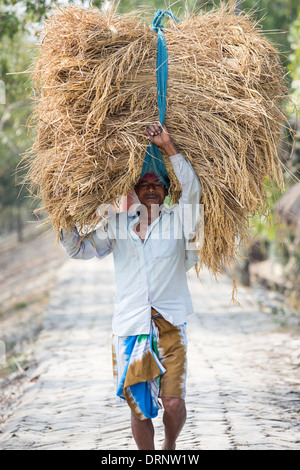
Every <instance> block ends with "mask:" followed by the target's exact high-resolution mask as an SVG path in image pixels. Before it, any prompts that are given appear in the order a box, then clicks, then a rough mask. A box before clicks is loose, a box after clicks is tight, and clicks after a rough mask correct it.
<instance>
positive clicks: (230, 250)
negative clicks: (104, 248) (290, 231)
mask: <svg viewBox="0 0 300 470" xmlns="http://www.w3.org/2000/svg"><path fill="white" fill-rule="evenodd" d="M164 25H165V29H164V34H165V38H166V43H167V50H168V56H169V62H168V69H169V78H168V90H167V109H166V117H165V124H166V126H167V128H168V130H169V132H170V134H171V137H172V139H173V141H174V142H175V144H176V146H177V147H178V148H179V149H180V151H181V152H182V154H183V155H184V157H185V158H186V159H188V160H189V161H190V162H191V164H192V166H193V168H194V170H195V172H196V173H197V175H198V177H199V180H200V181H201V184H202V188H203V195H202V198H201V201H199V202H201V203H202V204H204V231H205V232H204V233H205V236H204V240H203V242H202V246H201V247H200V248H199V253H200V262H199V263H198V264H197V266H196V271H197V272H199V270H200V269H201V268H202V267H203V266H206V267H207V268H209V269H210V270H211V271H212V272H213V273H214V274H215V275H216V274H219V273H221V272H223V269H224V267H225V266H229V265H230V263H231V262H232V260H235V259H236V257H237V256H238V253H239V245H240V243H241V242H244V241H245V240H246V239H247V232H248V226H249V217H250V216H251V215H253V214H257V213H259V214H261V215H264V214H266V215H267V212H268V207H269V204H268V198H269V190H268V188H269V187H270V185H272V184H273V183H274V184H276V185H277V186H279V188H281V189H283V187H284V183H283V176H282V165H281V162H280V158H279V143H280V140H281V137H282V128H283V124H284V122H286V119H285V116H284V113H283V112H282V110H281V108H282V104H283V101H284V99H285V98H286V95H287V86H286V84H285V71H284V69H283V67H282V66H281V64H280V60H279V57H278V52H277V50H276V48H275V46H274V45H273V44H272V43H271V42H270V41H269V40H268V39H267V38H266V37H265V35H264V34H263V33H262V31H261V29H260V28H259V27H258V25H257V24H256V23H255V22H254V21H253V20H251V18H250V17H249V16H247V15H246V14H244V13H242V14H240V15H239V16H236V15H235V14H234V11H233V10H232V9H231V8H230V7H229V6H227V5H226V4H223V5H222V6H221V7H219V8H215V9H214V10H212V11H210V12H208V13H204V14H201V15H199V14H195V13H193V12H189V13H185V16H184V18H181V21H179V22H178V23H177V22H176V21H174V20H173V19H171V18H169V19H168V18H167V17H166V18H165V20H164ZM156 51H157V33H156V32H155V31H152V30H151V29H150V28H149V24H145V23H144V22H143V21H142V19H141V18H140V17H139V15H138V13H136V12H135V13H132V14H126V15H121V14H118V13H117V12H116V10H114V9H112V10H110V11H108V12H100V11H98V10H96V9H89V10H87V9H84V8H79V7H74V6H70V7H67V8H65V9H61V8H56V9H55V10H54V11H53V13H52V14H51V15H50V16H49V18H48V19H47V21H46V22H45V26H44V29H43V31H42V37H41V41H40V45H39V51H38V57H37V58H36V61H35V64H34V80H35V86H36V90H37V96H36V106H35V110H34V113H33V116H32V121H33V125H34V126H35V129H36V138H35V141H34V144H33V147H32V148H31V149H30V151H28V152H27V153H26V154H25V155H24V156H23V158H24V161H25V164H26V165H27V168H28V172H27V180H28V181H29V183H30V188H31V191H32V194H36V197H38V198H39V199H40V200H41V201H42V206H41V210H43V211H45V212H46V213H47V214H48V217H49V219H50V220H51V222H52V225H53V227H54V229H55V230H56V231H57V233H58V232H59V229H60V228H66V229H68V228H70V227H71V226H73V225H74V224H77V225H78V226H80V227H84V226H86V225H88V226H94V225H96V224H97V223H98V222H99V221H100V219H101V216H99V212H98V211H97V208H98V206H99V205H100V204H110V203H112V202H113V201H118V200H119V198H120V196H121V195H126V194H127V192H128V191H129V190H130V189H131V188H132V187H133V186H134V184H135V183H136V182H137V180H138V178H139V175H140V173H141V169H142V165H143V160H144V157H145V152H146V148H147V145H148V140H147V137H146V136H145V135H144V130H145V128H146V126H147V125H149V124H150V123H153V122H154V121H158V119H159V113H158V105H157V84H156V70H155V68H156ZM163 156H164V157H166V155H164V154H163ZM164 159H165V162H166V166H167V170H168V173H169V176H170V180H171V191H172V195H173V199H174V201H175V202H176V201H177V200H178V197H179V196H180V191H181V188H180V185H179V182H178V180H177V178H176V176H175V174H174V172H173V168H172V165H171V163H170V162H169V160H168V158H167V157H166V158H164ZM266 182H267V184H266ZM57 188H62V190H63V191H64V192H63V196H62V197H57V195H56V190H57ZM197 236H198V234H197Z"/></svg>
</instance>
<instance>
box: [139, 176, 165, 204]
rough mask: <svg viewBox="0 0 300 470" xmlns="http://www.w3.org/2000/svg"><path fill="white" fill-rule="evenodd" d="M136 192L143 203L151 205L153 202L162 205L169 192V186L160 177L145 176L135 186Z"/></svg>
mask: <svg viewBox="0 0 300 470" xmlns="http://www.w3.org/2000/svg"><path fill="white" fill-rule="evenodd" d="M135 192H136V195H137V197H138V198H139V201H140V202H141V204H144V205H145V206H146V207H150V206H151V205H152V204H159V205H161V204H162V203H163V202H164V199H165V197H166V196H167V194H168V190H167V188H166V187H165V186H164V185H163V183H161V182H160V181H159V179H158V178H156V179H153V178H149V179H148V178H145V179H143V180H142V181H140V182H139V183H138V184H137V185H136V186H135Z"/></svg>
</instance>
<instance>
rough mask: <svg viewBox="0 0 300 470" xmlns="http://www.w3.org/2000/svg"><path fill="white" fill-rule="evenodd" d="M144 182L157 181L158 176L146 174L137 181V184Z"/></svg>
mask: <svg viewBox="0 0 300 470" xmlns="http://www.w3.org/2000/svg"><path fill="white" fill-rule="evenodd" d="M144 181H146V182H149V181H159V178H158V176H157V175H156V174H155V173H153V172H152V173H146V174H145V175H144V176H143V177H142V178H140V179H139V181H138V184H139V183H143V182H144Z"/></svg>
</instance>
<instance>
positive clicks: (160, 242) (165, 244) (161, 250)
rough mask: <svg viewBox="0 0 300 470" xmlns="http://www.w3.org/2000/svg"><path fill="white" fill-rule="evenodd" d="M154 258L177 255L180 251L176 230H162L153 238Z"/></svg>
mask: <svg viewBox="0 0 300 470" xmlns="http://www.w3.org/2000/svg"><path fill="white" fill-rule="evenodd" d="M152 246H153V256H154V258H168V257H170V256H175V255H176V253H177V251H178V240H176V239H175V237H174V230H173V229H167V230H163V231H161V232H160V233H159V234H158V235H157V236H156V238H154V239H152Z"/></svg>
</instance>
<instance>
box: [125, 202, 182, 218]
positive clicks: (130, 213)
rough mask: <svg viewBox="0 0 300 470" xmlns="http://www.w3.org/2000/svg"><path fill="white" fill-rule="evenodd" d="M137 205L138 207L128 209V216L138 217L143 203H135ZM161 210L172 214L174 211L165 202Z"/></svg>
mask: <svg viewBox="0 0 300 470" xmlns="http://www.w3.org/2000/svg"><path fill="white" fill-rule="evenodd" d="M135 206H136V207H135V208H134V209H133V210H131V211H127V214H128V217H136V216H137V215H138V212H139V208H140V207H141V204H135ZM161 212H162V213H166V214H171V213H172V212H173V209H172V208H170V207H168V206H166V205H165V204H163V207H162V209H161Z"/></svg>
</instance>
